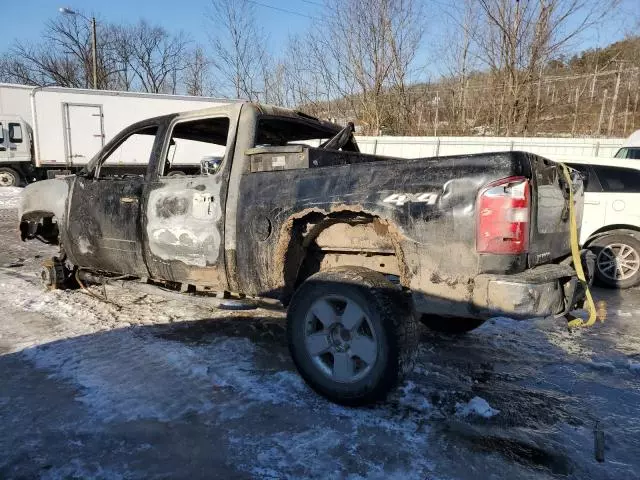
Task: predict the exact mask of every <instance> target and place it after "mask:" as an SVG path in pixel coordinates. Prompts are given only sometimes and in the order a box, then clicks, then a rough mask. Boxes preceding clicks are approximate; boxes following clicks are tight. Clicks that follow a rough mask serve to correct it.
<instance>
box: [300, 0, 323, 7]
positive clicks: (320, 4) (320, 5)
mask: <svg viewBox="0 0 640 480" xmlns="http://www.w3.org/2000/svg"><path fill="white" fill-rule="evenodd" d="M302 1H303V2H304V3H308V4H309V5H316V6H318V7H324V5H323V4H322V3H319V2H314V1H312V0H302Z"/></svg>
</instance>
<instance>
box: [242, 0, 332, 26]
mask: <svg viewBox="0 0 640 480" xmlns="http://www.w3.org/2000/svg"><path fill="white" fill-rule="evenodd" d="M247 1H248V2H249V3H253V4H255V5H259V6H260V7H265V8H270V9H272V10H277V11H279V12H283V13H290V14H291V15H298V16H299V17H304V18H308V19H310V20H316V21H318V22H321V21H322V19H320V18H317V17H312V16H311V15H305V14H304V13H300V12H294V11H293V10H287V9H286V8H280V7H274V6H273V5H267V4H265V3H260V2H256V1H255V0H247Z"/></svg>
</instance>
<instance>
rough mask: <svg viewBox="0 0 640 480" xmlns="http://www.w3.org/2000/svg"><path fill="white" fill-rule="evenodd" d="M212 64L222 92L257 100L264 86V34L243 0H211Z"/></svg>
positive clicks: (252, 9) (265, 39)
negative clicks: (223, 89) (221, 86)
mask: <svg viewBox="0 0 640 480" xmlns="http://www.w3.org/2000/svg"><path fill="white" fill-rule="evenodd" d="M209 20H210V22H211V23H212V25H213V28H212V29H211V31H212V32H214V33H212V35H211V46H212V63H213V67H214V70H215V71H216V72H217V74H218V77H219V79H220V80H221V81H223V82H224V84H225V85H223V88H224V87H226V91H224V92H223V93H231V94H232V95H235V96H236V97H245V98H247V99H249V100H252V101H255V100H258V99H259V98H260V96H261V94H262V93H263V89H264V71H265V69H264V61H265V56H266V50H265V45H266V41H267V38H266V35H265V34H264V32H263V31H262V30H261V29H260V28H259V27H258V23H257V21H256V15H255V9H254V5H253V4H252V3H250V2H248V1H247V0H212V1H211V9H210V12H209Z"/></svg>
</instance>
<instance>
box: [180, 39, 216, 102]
mask: <svg viewBox="0 0 640 480" xmlns="http://www.w3.org/2000/svg"><path fill="white" fill-rule="evenodd" d="M209 64H210V62H209V60H208V59H207V57H206V56H205V54H204V50H203V49H202V47H196V48H195V49H194V50H192V51H191V52H190V54H189V56H188V57H187V61H186V64H185V65H186V67H185V70H184V86H185V91H186V93H187V95H194V96H204V95H207V94H208V93H209V92H210V91H211V85H210V83H211V82H210V72H209V66H210V65H209Z"/></svg>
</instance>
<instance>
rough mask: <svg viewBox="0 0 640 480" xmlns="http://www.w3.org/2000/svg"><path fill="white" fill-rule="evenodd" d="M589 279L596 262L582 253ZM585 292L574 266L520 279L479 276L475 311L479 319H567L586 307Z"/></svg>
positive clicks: (549, 267) (543, 267)
mask: <svg viewBox="0 0 640 480" xmlns="http://www.w3.org/2000/svg"><path fill="white" fill-rule="evenodd" d="M582 259H583V261H582V264H583V267H584V270H585V275H586V276H587V279H590V278H592V277H593V270H594V264H595V262H594V261H593V258H592V257H591V254H590V253H589V252H588V251H583V252H582ZM584 296H585V292H584V289H583V288H582V285H581V284H580V282H579V281H578V278H577V276H576V272H575V270H574V269H573V267H572V266H570V265H569V264H568V262H565V263H563V264H549V265H541V266H539V267H535V268H532V269H529V270H527V271H525V272H523V273H519V274H516V275H490V274H482V275H478V276H477V277H476V278H475V279H474V287H473V300H472V302H473V309H474V310H475V311H476V312H475V313H476V315H477V316H478V317H484V318H488V317H492V316H497V315H505V316H508V317H512V318H520V319H523V318H533V317H547V316H550V315H558V316H559V315H564V314H566V313H568V312H570V311H571V310H574V309H576V308H579V307H581V306H582V303H583V301H584Z"/></svg>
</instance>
